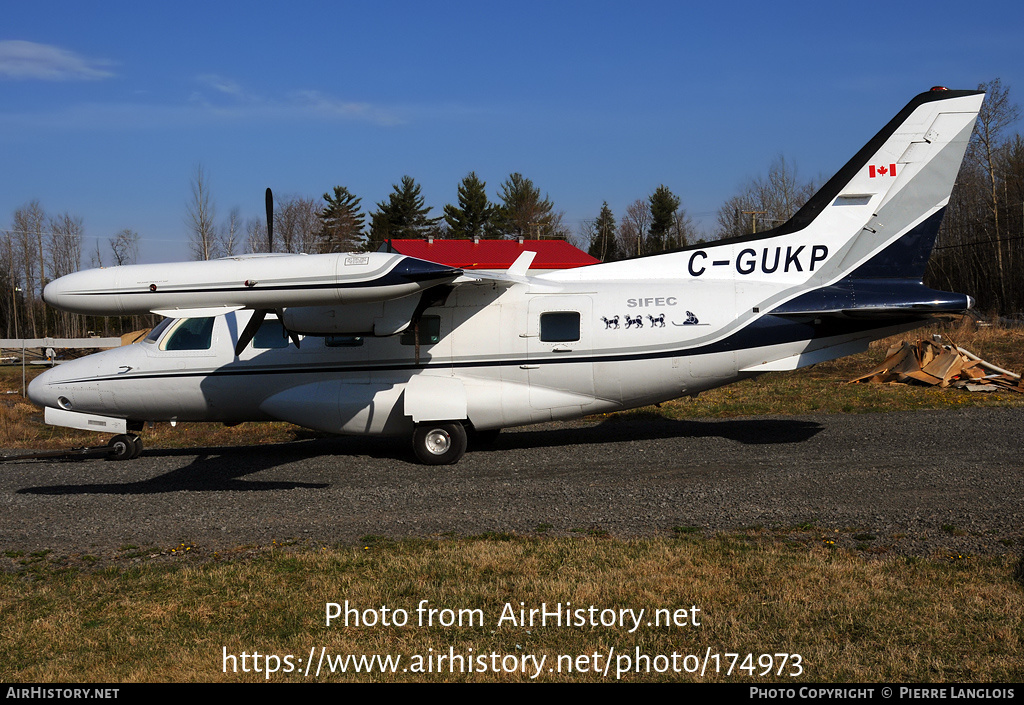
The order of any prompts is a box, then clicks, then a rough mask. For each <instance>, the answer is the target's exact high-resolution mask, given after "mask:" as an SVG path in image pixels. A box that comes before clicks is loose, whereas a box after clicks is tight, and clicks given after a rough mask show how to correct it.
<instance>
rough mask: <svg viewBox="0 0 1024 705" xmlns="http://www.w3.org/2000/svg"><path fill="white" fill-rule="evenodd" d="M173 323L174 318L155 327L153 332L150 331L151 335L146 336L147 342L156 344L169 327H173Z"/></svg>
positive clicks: (165, 320)
mask: <svg viewBox="0 0 1024 705" xmlns="http://www.w3.org/2000/svg"><path fill="white" fill-rule="evenodd" d="M173 322H174V319H173V318H165V319H164V320H162V321H160V322H159V323H157V324H156V325H155V326H153V330H151V331H149V334H148V335H147V336H146V338H145V340H146V341H147V342H150V343H155V342H156V341H157V340H159V339H160V336H161V335H163V334H164V331H165V330H167V326H169V325H171V323H173Z"/></svg>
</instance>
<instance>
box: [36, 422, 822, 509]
mask: <svg viewBox="0 0 1024 705" xmlns="http://www.w3.org/2000/svg"><path fill="white" fill-rule="evenodd" d="M823 428H824V427H823V426H822V425H821V424H819V423H816V422H813V421H804V420H799V419H739V420H727V421H690V420H684V421H674V420H671V419H665V418H662V417H659V416H653V415H652V416H647V415H642V414H638V415H635V416H632V417H627V418H623V417H615V418H612V419H608V420H606V421H603V422H602V423H599V424H596V425H593V426H584V427H566V428H554V429H552V428H541V429H532V428H527V429H525V430H517V431H514V432H507V433H503V434H501V435H500V436H499V437H498V439H497V440H496V441H495V442H494V443H493V444H491V445H489V446H477V445H475V444H473V443H471V444H470V452H480V451H482V452H500V451H508V450H517V449H519V450H528V449H530V448H546V447H556V446H574V445H597V444H607V443H626V442H634V441H651V440H663V439H670V438H679V439H686V438H724V439H727V440H731V441H735V442H737V443H743V444H752V445H761V444H780V443H801V442H803V441H806V440H808V439H810V438H811V437H813V436H815V435H816V434H817V433H819V432H820V431H821V430H823ZM404 447H405V443H403V442H396V440H395V439H393V438H367V437H365V436H337V437H331V438H321V439H315V440H308V441H299V442H295V443H284V444H277V445H271V446H236V447H220V448H188V449H185V448H175V449H152V450H146V451H144V452H143V455H144V457H183V458H185V457H190V458H194V459H193V460H192V462H190V463H189V464H188V465H186V466H184V467H181V468H176V469H174V470H171V471H170V472H167V473H164V474H162V475H158V476H156V477H152V478H148V479H144V480H138V481H130V482H108V483H92V484H74V485H69V484H64V485H50V486H42V487H26V488H23V489H20V490H17V493H18V494H37V495H75V494H114V495H119V494H120V495H128V494H159V493H163V492H232V491H235V492H253V491H275V490H292V489H298V488H306V489H325V488H327V487H329V486H330V483H310V482H290V481H281V480H250V479H245V476H247V475H252V474H254V473H258V472H262V471H264V470H270V469H272V468H275V467H278V466H281V465H285V464H288V463H293V462H296V461H302V460H308V459H310V458H317V457H326V456H337V457H342V458H343V457H345V456H351V455H361V456H370V457H372V458H376V459H392V460H395V461H400V462H412V461H413V459H412V454H411V453H407V452H403V451H402V449H403V448H404ZM63 462H67V463H78V462H92V463H95V462H102V463H105V464H108V465H112V466H114V467H116V468H118V469H120V468H124V470H125V475H129V476H130V474H131V471H132V462H131V461H127V462H125V463H110V462H109V461H105V460H101V461H97V460H95V459H78V458H71V459H68V460H65V461H63Z"/></svg>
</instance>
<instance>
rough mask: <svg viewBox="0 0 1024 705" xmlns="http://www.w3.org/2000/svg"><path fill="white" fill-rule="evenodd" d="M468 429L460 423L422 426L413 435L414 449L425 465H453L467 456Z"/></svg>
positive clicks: (451, 422)
mask: <svg viewBox="0 0 1024 705" xmlns="http://www.w3.org/2000/svg"><path fill="white" fill-rule="evenodd" d="M466 444H467V442H466V428H465V427H464V426H463V425H462V424H461V423H460V422H458V421H442V422H430V423H424V424H420V425H419V426H417V427H416V430H415V431H414V432H413V434H412V449H413V452H414V453H416V457H417V458H418V459H419V461H420V462H421V463H423V464H425V465H451V464H452V463H457V462H459V460H461V459H462V456H463V455H465V454H466Z"/></svg>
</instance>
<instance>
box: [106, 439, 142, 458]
mask: <svg viewBox="0 0 1024 705" xmlns="http://www.w3.org/2000/svg"><path fill="white" fill-rule="evenodd" d="M107 447H108V448H109V449H110V456H109V459H110V460H132V459H133V458H138V457H139V454H140V453H141V452H142V439H141V438H140V437H139V436H138V435H136V434H134V433H119V434H118V435H116V436H114V437H113V438H111V439H110V442H109V443H108V444H107Z"/></svg>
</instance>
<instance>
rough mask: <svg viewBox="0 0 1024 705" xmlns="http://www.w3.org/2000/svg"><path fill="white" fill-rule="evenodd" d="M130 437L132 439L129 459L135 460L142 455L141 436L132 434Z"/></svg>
mask: <svg viewBox="0 0 1024 705" xmlns="http://www.w3.org/2000/svg"><path fill="white" fill-rule="evenodd" d="M130 438H131V439H132V457H131V458H129V460H135V459H136V458H138V457H139V456H140V455H142V437H141V436H138V435H136V434H132V435H131V436H130Z"/></svg>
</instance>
